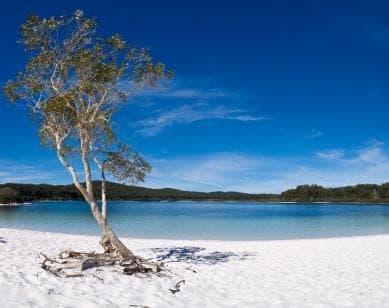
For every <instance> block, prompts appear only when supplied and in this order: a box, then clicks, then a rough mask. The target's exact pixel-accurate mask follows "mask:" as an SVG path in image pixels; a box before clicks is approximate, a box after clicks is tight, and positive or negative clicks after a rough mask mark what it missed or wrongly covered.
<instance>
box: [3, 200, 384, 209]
mask: <svg viewBox="0 0 389 308" xmlns="http://www.w3.org/2000/svg"><path fill="white" fill-rule="evenodd" d="M48 202H49V203H60V202H85V203H86V201H85V200H31V201H27V202H22V203H16V202H15V203H11V205H9V204H4V203H0V207H14V206H21V205H31V204H32V203H48ZM97 202H101V200H97ZM108 202H139V203H141V202H145V203H147V202H161V203H166V202H174V203H175V202H181V203H196V202H198V203H204V202H212V203H248V204H250V203H260V204H285V205H287V204H297V205H389V201H388V202H369V201H366V202H364V201H352V202H351V201H350V202H346V201H315V202H306V201H301V202H300V201H256V200H215V199H209V200H196V199H193V200H191V199H183V200H169V199H166V200H165V199H161V200H136V199H134V200H108Z"/></svg>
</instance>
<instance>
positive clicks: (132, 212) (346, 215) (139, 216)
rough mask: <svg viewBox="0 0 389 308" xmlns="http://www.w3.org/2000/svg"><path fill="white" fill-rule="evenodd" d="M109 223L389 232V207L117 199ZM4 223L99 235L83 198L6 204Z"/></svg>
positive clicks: (191, 230)
mask: <svg viewBox="0 0 389 308" xmlns="http://www.w3.org/2000/svg"><path fill="white" fill-rule="evenodd" d="M108 211H109V213H108V214H109V221H110V223H111V226H112V227H113V229H114V230H115V231H117V232H118V234H119V235H121V236H126V237H136V238H175V239H226V240H259V239H291V238H318V237H335V236H356V235H368V234H384V233H389V206H387V205H359V204H358V205H341V204H330V205H329V204H310V205H309V204H308V205H307V204H264V203H241V202H111V203H109V209H108ZM0 227H8V228H21V229H31V230H40V231H53V232H64V233H77V234H94V235H99V234H100V230H99V228H98V226H97V224H96V222H95V221H94V219H93V218H92V216H91V213H90V211H89V207H88V206H87V205H86V203H83V202H35V203H32V204H31V205H26V206H20V207H17V208H0Z"/></svg>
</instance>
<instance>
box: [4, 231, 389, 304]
mask: <svg viewBox="0 0 389 308" xmlns="http://www.w3.org/2000/svg"><path fill="white" fill-rule="evenodd" d="M98 240H99V239H98V237H93V236H80V235H66V234H55V233H47V232H34V231H24V230H13V229H0V299H1V307H138V306H139V307H142V306H147V307H389V257H388V256H389V235H376V236H365V237H350V238H331V239H313V240H305V239H304V240H285V241H252V242H250V241H246V242H245V241H239V242H238V241H183V240H154V239H153V240H143V239H125V240H124V241H125V242H126V243H127V244H128V245H129V246H130V247H131V248H132V249H133V250H134V251H135V252H136V253H137V254H139V255H142V256H145V257H153V258H156V257H157V256H160V258H163V259H164V261H165V262H166V261H177V262H167V263H166V266H167V268H168V269H169V272H167V273H166V276H164V277H157V276H151V277H146V278H139V277H135V276H126V275H123V274H121V273H118V272H112V270H110V269H104V270H103V271H99V270H96V269H91V270H87V271H86V275H85V277H79V278H57V277H55V276H53V275H51V274H49V273H47V272H46V271H44V270H42V269H41V268H40V261H41V260H42V258H41V257H40V256H39V252H44V253H46V254H48V255H55V254H56V253H58V252H60V251H61V250H65V249H70V248H71V249H75V250H83V251H91V250H96V251H97V250H99V249H100V247H99V245H98ZM173 247H175V249H174V250H172V248H173ZM156 248H159V249H156ZM180 280H185V284H182V285H181V288H180V292H178V293H176V294H172V292H170V291H169V288H172V287H173V286H174V285H175V283H177V282H178V281H180Z"/></svg>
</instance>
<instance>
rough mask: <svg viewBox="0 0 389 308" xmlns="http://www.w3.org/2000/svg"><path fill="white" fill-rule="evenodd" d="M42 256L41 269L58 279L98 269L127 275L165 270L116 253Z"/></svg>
mask: <svg viewBox="0 0 389 308" xmlns="http://www.w3.org/2000/svg"><path fill="white" fill-rule="evenodd" d="M40 254H41V256H42V257H43V258H44V260H43V262H42V264H41V267H42V268H43V269H44V270H46V271H48V272H49V273H51V274H53V275H55V276H57V277H82V276H84V274H83V272H84V271H85V270H88V269H91V268H96V267H114V268H116V269H120V270H121V271H122V273H124V274H126V275H133V274H159V273H161V272H162V271H163V270H164V268H163V264H162V263H157V262H152V261H147V260H145V259H143V258H141V257H137V256H131V257H130V258H123V257H121V256H119V255H118V254H115V253H107V252H105V253H94V252H90V253H87V252H77V251H63V252H61V253H60V254H59V255H58V256H57V257H54V258H49V257H48V256H46V255H45V254H43V253H40Z"/></svg>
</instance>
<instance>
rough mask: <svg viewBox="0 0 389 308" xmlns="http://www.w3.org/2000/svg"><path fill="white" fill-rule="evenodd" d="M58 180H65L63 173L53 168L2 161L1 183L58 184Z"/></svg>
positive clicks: (0, 163)
mask: <svg viewBox="0 0 389 308" xmlns="http://www.w3.org/2000/svg"><path fill="white" fill-rule="evenodd" d="M49 170H50V171H49ZM58 178H61V179H64V177H63V173H62V172H56V171H53V169H52V168H47V167H45V166H35V165H31V164H27V163H24V162H20V161H15V160H9V159H0V183H11V182H12V183H20V182H23V183H43V182H45V183H47V182H53V181H54V182H58Z"/></svg>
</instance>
